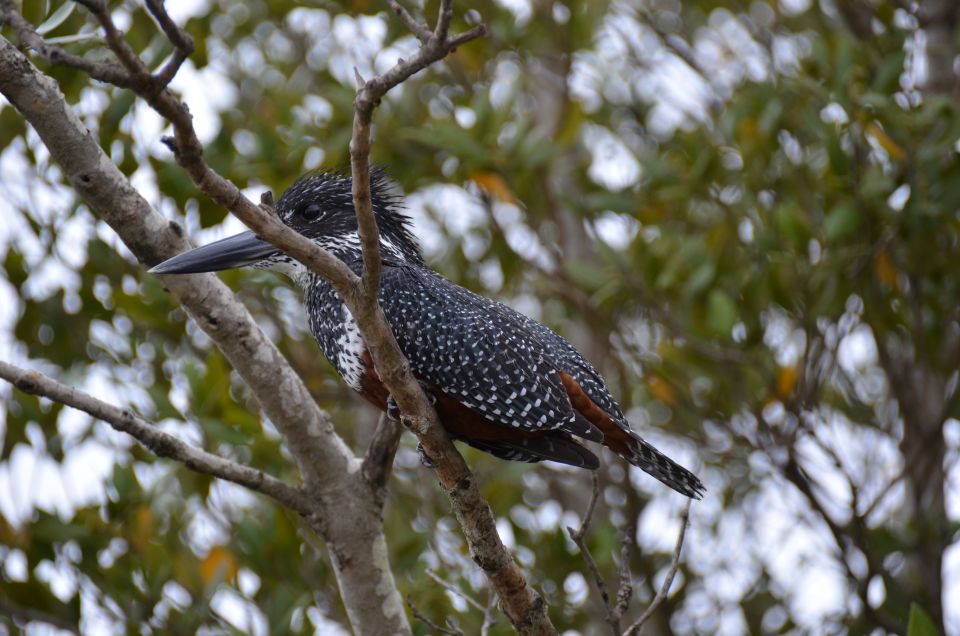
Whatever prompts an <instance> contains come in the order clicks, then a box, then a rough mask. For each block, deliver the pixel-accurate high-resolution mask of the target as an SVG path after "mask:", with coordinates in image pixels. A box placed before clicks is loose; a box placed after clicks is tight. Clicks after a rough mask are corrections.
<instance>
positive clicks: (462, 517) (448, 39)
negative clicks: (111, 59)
mask: <svg viewBox="0 0 960 636" xmlns="http://www.w3.org/2000/svg"><path fill="white" fill-rule="evenodd" d="M79 1H80V3H81V4H83V5H84V6H86V7H87V8H88V10H89V11H90V12H91V13H92V14H93V15H94V16H95V17H96V19H97V20H98V22H99V23H100V24H101V26H102V27H103V28H104V31H105V33H106V39H107V44H108V46H109V47H110V49H111V50H112V51H113V52H114V54H115V55H116V56H117V58H118V59H119V60H120V62H121V64H122V67H121V66H118V65H116V64H109V63H107V64H104V65H103V66H102V67H101V66H98V65H93V66H92V67H91V65H90V64H89V63H86V62H83V63H82V64H80V63H78V60H77V59H74V58H73V57H70V56H68V55H64V54H63V53H64V52H63V51H62V49H58V48H57V47H52V46H50V45H48V44H45V43H43V42H42V39H40V38H39V36H37V35H36V33H35V32H33V29H32V27H30V25H29V24H27V23H26V22H24V21H23V20H22V18H21V19H20V20H19V22H18V21H17V18H16V16H17V15H18V14H17V12H16V11H15V10H14V9H13V7H12V3H11V2H10V0H3V2H2V4H0V10H2V12H3V14H4V16H5V17H4V19H5V20H6V21H8V22H10V23H11V24H14V22H16V24H14V27H15V29H16V30H17V32H18V34H19V36H20V37H21V39H23V40H25V41H28V43H29V42H30V41H33V42H34V44H31V46H32V47H33V48H34V49H35V50H36V51H37V52H38V53H39V54H40V55H41V56H42V57H44V58H45V59H47V61H48V62H50V63H52V64H61V65H65V66H72V67H74V68H78V69H80V70H84V71H85V72H89V73H90V74H91V76H92V77H95V78H97V79H101V80H102V81H110V83H113V84H115V85H117V86H121V87H126V88H130V89H131V90H133V91H134V92H135V93H136V94H137V95H138V96H140V97H141V98H142V99H144V100H145V101H146V102H147V103H148V104H150V106H151V107H152V108H153V109H154V110H155V111H156V112H157V113H158V114H160V115H161V116H162V117H163V118H165V119H166V120H167V121H169V122H170V123H171V124H173V129H174V136H173V137H172V138H168V139H165V142H166V143H167V145H168V146H169V147H170V148H171V150H173V152H174V155H175V157H176V160H177V163H179V164H180V165H181V166H182V167H183V168H184V169H185V170H186V171H187V173H188V174H189V175H190V177H191V179H192V180H193V182H194V184H195V185H196V187H197V188H198V189H199V190H200V191H202V192H204V193H205V194H207V195H208V196H210V197H211V198H212V199H213V200H214V201H216V202H217V203H219V204H220V205H222V206H224V207H226V208H227V209H228V210H230V211H231V212H232V213H234V215H235V216H237V217H238V218H239V219H240V220H241V221H242V222H243V223H244V224H246V225H247V226H248V227H250V229H252V230H254V231H255V232H256V233H257V234H258V235H259V236H260V237H261V238H263V239H264V240H266V241H269V242H270V243H272V244H273V245H275V246H276V247H278V248H280V249H282V250H283V251H284V252H286V253H287V254H290V255H291V256H293V257H294V258H297V259H298V260H299V261H301V262H302V263H304V265H306V266H307V267H309V268H310V269H311V270H312V271H314V272H316V273H318V274H320V275H321V276H323V277H324V278H325V279H326V280H328V281H329V282H330V283H331V285H332V286H333V287H334V289H336V290H337V292H338V293H339V294H340V296H341V298H342V299H343V301H344V303H345V304H346V305H347V307H348V308H349V309H350V311H351V313H353V315H354V317H355V318H356V320H357V323H358V325H359V328H360V331H361V333H362V334H363V337H364V340H365V341H366V343H367V346H368V347H369V349H370V351H371V355H372V358H373V360H374V364H375V366H376V368H377V371H378V372H379V374H380V377H381V379H382V381H383V382H384V384H385V385H386V387H387V388H388V390H389V391H390V392H391V394H392V395H393V396H394V399H395V400H396V402H397V404H398V406H399V407H400V410H401V412H402V413H403V414H404V417H403V421H404V423H405V424H406V425H407V426H408V427H409V428H410V429H411V430H412V431H413V432H414V434H416V435H417V437H418V439H419V440H420V443H421V444H422V445H423V447H424V449H425V451H426V452H427V454H428V455H429V456H430V457H431V458H432V460H433V461H434V462H435V464H436V466H437V469H436V474H437V477H438V479H439V481H440V483H441V485H442V487H443V489H444V490H445V491H446V492H447V494H448V496H449V497H450V500H451V503H452V506H453V509H454V512H455V514H456V517H457V519H458V521H459V522H460V525H461V527H462V528H463V531H464V535H465V536H466V539H467V543H468V545H469V546H470V551H471V556H472V557H473V560H474V562H476V563H477V564H478V565H479V566H480V567H481V569H482V570H483V571H484V573H485V574H486V575H487V577H488V579H489V580H490V583H491V586H492V587H493V589H494V590H496V592H497V594H498V595H499V597H500V599H501V607H502V608H503V609H504V611H505V613H506V614H507V616H508V617H509V619H510V621H511V623H512V624H513V626H514V627H515V628H516V629H517V631H518V632H520V633H523V634H552V633H556V629H555V628H554V627H553V625H552V624H551V623H550V619H549V617H548V615H547V611H546V604H545V603H544V601H543V599H542V598H541V597H540V595H539V594H537V593H536V592H535V591H534V590H533V589H532V588H530V587H529V586H528V585H527V582H526V578H525V576H524V574H523V572H522V570H521V569H520V567H519V566H518V565H517V564H516V562H515V561H514V560H513V557H512V556H511V555H510V553H509V552H508V551H507V550H506V547H505V546H504V545H503V543H502V541H501V540H500V537H499V535H498V534H497V530H496V524H495V522H494V519H493V515H492V513H491V512H490V507H489V505H488V504H487V503H486V501H485V500H484V499H483V497H482V496H481V495H480V492H479V489H478V488H477V485H476V483H475V481H474V478H473V475H472V474H471V473H470V471H469V469H468V468H467V466H466V463H465V462H464V461H463V458H462V457H461V456H460V454H459V452H457V450H456V449H455V448H454V446H453V444H452V443H451V442H450V440H449V438H448V437H447V435H446V433H445V432H444V430H443V428H442V426H441V425H440V424H439V422H438V420H437V417H436V413H435V412H434V411H433V408H432V406H430V404H429V402H428V401H427V399H426V396H425V395H424V393H423V390H422V389H421V387H420V385H419V384H418V383H417V382H416V380H415V379H414V377H413V374H412V372H411V370H410V366H409V363H408V362H407V360H406V359H405V357H404V356H403V354H402V352H401V351H400V348H399V346H398V344H397V342H396V340H395V338H394V337H393V333H392V331H391V330H390V328H389V325H388V324H387V322H386V318H385V317H384V315H383V312H382V311H381V310H380V308H379V305H378V303H377V297H376V293H375V292H376V289H377V285H378V280H379V270H380V257H379V248H378V246H379V237H378V235H379V233H378V230H377V227H376V222H375V220H374V218H373V213H372V210H371V205H370V185H369V165H368V161H367V158H368V156H369V150H370V143H371V142H370V130H369V127H370V121H371V119H372V115H373V110H374V109H375V107H376V105H377V103H378V102H379V100H380V98H381V97H382V96H383V95H384V94H385V93H386V92H387V91H389V90H390V89H391V88H392V87H394V86H396V85H398V84H400V83H402V82H403V81H405V80H406V79H407V78H409V77H410V76H411V75H413V74H414V73H416V72H418V71H419V70H422V69H424V68H426V67H427V66H429V65H430V64H432V63H434V62H435V61H438V60H440V59H442V58H444V57H445V56H446V55H448V54H449V53H450V52H451V51H453V50H454V49H455V48H456V47H457V46H460V45H462V44H464V43H466V42H469V41H470V40H473V39H475V38H477V37H480V36H481V35H483V34H484V33H485V29H484V27H483V26H482V25H480V26H477V27H474V28H472V29H470V30H469V31H467V32H465V33H462V34H459V35H455V36H449V33H448V30H449V25H450V21H451V18H452V1H451V0H443V1H442V2H441V7H440V14H439V17H438V20H437V26H436V29H435V30H434V31H433V32H431V35H430V36H429V37H426V33H427V31H428V29H427V27H426V26H423V27H422V28H420V29H417V30H415V34H416V35H417V36H418V37H421V36H423V37H426V40H425V41H424V40H423V38H422V37H421V42H422V44H421V48H420V49H419V50H418V51H417V53H416V54H415V55H414V56H412V57H410V58H409V59H407V60H400V61H399V62H398V63H397V65H396V66H394V67H393V68H392V69H390V70H388V71H387V72H386V73H384V74H383V75H380V76H377V77H375V78H373V79H371V80H370V81H366V82H363V81H361V86H360V87H359V90H358V94H357V98H356V102H355V108H356V117H355V120H354V136H353V138H352V140H351V144H350V146H351V148H350V149H351V168H352V170H353V187H354V202H355V206H356V209H357V219H358V225H359V229H360V236H361V243H362V246H363V261H364V270H363V276H362V278H359V277H357V276H356V275H355V274H354V273H353V272H352V271H351V270H350V269H349V267H347V266H346V265H345V264H344V263H343V262H342V261H340V260H339V259H337V258H335V257H334V256H332V255H331V254H330V253H328V252H327V251H325V250H323V249H321V248H320V247H318V246H317V245H316V244H314V243H313V242H312V241H310V240H308V239H306V238H305V237H303V236H302V235H300V234H299V233H297V232H295V231H294V230H292V229H291V228H289V227H287V226H286V225H284V224H283V223H282V222H281V221H280V220H279V219H278V218H277V217H276V216H273V215H270V214H267V213H265V212H264V211H263V210H261V209H260V208H259V207H258V206H256V205H255V204H254V203H253V202H251V201H250V200H248V199H247V198H246V197H244V196H243V194H242V193H241V192H240V190H239V189H238V188H237V187H236V185H234V184H233V183H232V182H230V181H229V180H228V179H226V178H224V177H223V176H221V175H219V174H218V173H216V172H214V171H213V170H212V169H211V168H210V167H209V166H208V165H207V163H206V161H205V160H204V159H203V148H202V146H201V144H200V142H199V139H198V138H197V136H196V133H195V131H194V129H193V124H192V121H191V116H190V113H189V110H188V109H187V107H186V105H185V104H184V103H182V102H181V101H179V100H178V99H177V98H176V97H175V96H174V95H173V94H172V93H170V92H169V91H168V90H166V89H165V88H164V87H165V86H166V84H167V83H168V82H169V80H170V79H171V78H172V76H169V77H168V75H169V72H166V71H161V72H160V73H158V74H156V75H154V74H151V72H150V70H149V69H148V68H147V67H146V66H145V65H144V64H143V63H142V62H141V61H140V60H139V58H138V57H137V56H136V55H135V54H132V51H131V50H130V49H129V46H128V45H127V44H126V42H125V41H124V40H123V38H122V36H121V35H120V33H119V30H118V29H117V28H116V26H115V25H114V24H113V21H112V17H111V15H110V11H109V9H108V7H107V6H106V4H105V3H104V2H103V1H102V0H79ZM148 8H149V10H150V11H151V13H152V14H153V15H154V17H155V18H156V19H157V21H158V23H159V24H160V26H161V28H162V29H163V31H164V32H165V33H166V35H167V37H168V38H170V40H171V42H172V43H173V44H174V46H175V47H176V48H177V49H178V51H179V53H178V54H177V55H175V58H174V59H175V60H176V59H179V57H181V56H186V55H189V49H190V48H191V47H192V42H191V41H190V39H189V36H187V35H186V33H185V32H183V31H182V30H181V29H180V28H179V27H178V26H176V25H175V24H174V23H173V22H172V21H171V20H169V18H168V17H166V14H165V12H164V11H163V6H162V3H161V2H159V1H157V2H151V3H150V5H149V6H148ZM394 8H395V10H396V6H395V7H394ZM401 17H402V18H403V16H402V15H401ZM407 18H409V20H408V19H407ZM403 19H404V21H405V22H408V23H409V22H410V21H412V20H413V18H412V17H410V16H409V15H407V17H405V18H403ZM11 20H12V21H11ZM167 68H168V69H169V68H170V67H169V65H168V67H167ZM118 73H119V74H120V76H121V77H116V76H117V74H118ZM108 78H110V79H108ZM113 79H116V80H117V81H111V80H113ZM135 253H136V252H135ZM160 260H162V259H161V258H153V257H152V256H148V258H147V259H146V262H147V263H148V264H151V265H152V264H155V263H157V262H159V261H160ZM177 278H182V277H181V276H165V277H164V279H165V280H166V281H167V282H168V285H170V286H172V285H173V284H174V283H172V280H173V279H177ZM369 485H370V484H368V486H369ZM335 561H336V559H335ZM348 607H349V606H348ZM351 619H353V616H352V615H351Z"/></svg>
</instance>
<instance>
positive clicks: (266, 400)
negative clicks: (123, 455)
mask: <svg viewBox="0 0 960 636" xmlns="http://www.w3.org/2000/svg"><path fill="white" fill-rule="evenodd" d="M17 15H18V14H17V13H16V11H15V10H14V9H13V8H12V3H11V2H10V0H0V16H2V19H3V21H4V22H6V23H7V24H12V23H13V22H14V20H12V19H11V18H12V17H13V18H15V17H16V16H17ZM30 30H32V27H31V29H30ZM21 35H22V33H21ZM28 35H29V34H28ZM44 50H46V51H47V53H48V54H50V55H52V57H51V58H46V56H44V53H43V51H40V50H38V53H40V55H41V56H42V57H45V59H49V61H50V62H51V63H59V62H60V61H61V60H60V58H59V57H58V56H57V55H56V54H55V53H51V51H52V50H53V49H51V48H50V47H47V48H45V49H44ZM0 68H3V69H4V71H3V73H0V92H2V93H3V95H4V96H5V97H6V98H7V99H9V100H10V102H11V103H12V104H13V105H14V106H15V107H16V108H17V110H18V111H20V113H21V114H22V115H23V116H24V118H25V119H26V120H27V121H29V122H30V124H31V125H32V126H33V127H34V128H35V129H36V131H37V133H38V135H39V137H40V139H41V140H42V141H43V143H44V144H45V145H46V146H47V148H48V149H49V150H50V153H51V156H52V157H53V159H54V160H55V161H56V162H57V163H58V164H60V166H61V167H62V169H63V172H64V175H65V176H66V178H67V179H68V180H69V182H70V184H71V185H72V186H73V187H74V189H75V190H76V191H77V192H78V194H79V195H80V196H81V197H83V199H84V200H85V201H86V202H87V204H88V205H89V206H90V209H91V211H92V212H93V213H94V214H95V215H96V216H97V217H98V218H100V219H102V220H103V221H105V222H106V223H107V224H108V225H110V227H111V228H113V230H114V231H115V232H117V234H118V235H119V236H120V238H121V239H122V240H123V242H124V243H125V244H126V246H127V247H128V248H129V249H130V251H131V252H132V253H133V254H134V255H135V256H136V257H137V258H138V259H139V260H140V261H141V262H144V263H148V264H155V263H159V262H161V261H163V260H166V259H168V258H170V257H172V256H174V255H175V254H177V253H180V252H182V251H184V250H185V249H187V248H188V247H189V246H188V244H187V242H186V241H185V240H184V238H183V230H182V228H181V227H180V226H179V225H178V224H176V223H173V222H168V221H167V220H166V219H164V218H163V217H162V216H161V215H160V214H159V213H158V212H157V211H156V210H154V209H153V208H151V207H150V205H149V204H148V203H147V202H146V201H145V200H144V199H143V197H142V196H140V194H139V193H138V192H137V191H136V190H134V189H133V187H132V186H131V185H130V183H129V181H128V180H127V179H126V178H125V177H124V175H123V174H122V173H121V172H120V171H119V170H118V169H117V167H116V166H115V165H114V164H113V162H111V161H110V159H109V158H108V157H107V156H106V155H105V154H104V153H103V151H102V149H101V148H100V147H99V146H98V145H97V142H96V138H95V137H93V136H91V135H90V134H89V132H88V131H87V129H86V127H85V126H84V125H83V124H82V122H80V120H79V119H78V118H77V115H76V114H75V113H74V112H73V111H72V110H71V109H70V108H69V107H68V106H67V104H66V102H65V100H64V97H63V94H62V93H61V92H60V91H59V88H58V86H57V84H56V82H55V81H54V80H53V79H51V78H50V77H48V76H45V75H43V74H42V73H40V72H39V71H38V70H37V69H36V68H35V67H34V66H33V65H32V64H31V63H30V62H29V60H27V58H26V57H25V56H24V55H23V54H22V53H21V52H20V51H18V50H17V49H16V47H14V46H13V45H11V44H10V43H9V42H8V41H7V40H6V39H5V38H3V37H0ZM77 68H80V67H77ZM121 70H122V69H121ZM124 77H125V78H126V79H127V80H129V78H128V77H127V76H126V75H124ZM121 85H125V84H121ZM148 94H149V99H150V100H152V101H151V103H160V104H161V105H163V107H164V108H168V109H169V108H171V105H173V106H176V108H175V110H176V111H177V113H179V114H182V115H183V117H184V118H185V120H186V122H187V123H188V124H189V112H188V111H187V110H186V108H185V107H183V108H182V110H181V107H180V105H179V102H175V101H173V98H172V96H171V95H170V94H169V93H168V92H167V91H163V92H161V93H160V94H159V95H156V94H153V93H148ZM191 133H192V128H191V129H189V130H188V131H187V132H184V131H182V130H181V131H179V132H178V135H179V136H180V138H181V139H189V138H190V135H191ZM193 139H194V140H195V139H196V137H195V135H193ZM181 147H184V146H183V145H182V144H181ZM196 148H199V143H197V146H196ZM186 157H187V159H186V160H193V161H194V164H193V165H199V166H200V176H201V177H204V178H205V177H206V175H207V174H208V173H210V174H213V173H212V172H210V171H209V169H208V168H206V165H205V164H203V162H202V159H201V158H200V155H199V154H191V153H187V155H186ZM191 176H194V175H191ZM214 176H215V177H216V178H213V179H212V180H210V181H203V182H202V183H203V184H204V187H205V188H208V187H209V188H211V189H212V190H213V191H215V192H216V193H217V194H218V196H220V197H221V198H227V199H230V196H231V192H232V193H233V194H235V195H236V198H235V199H233V200H230V201H229V202H230V203H234V202H236V201H240V200H243V201H245V199H243V197H242V196H241V195H240V194H239V191H238V190H236V188H235V186H233V184H231V183H230V182H229V181H226V180H224V179H222V178H221V177H219V175H214ZM211 184H212V185H211ZM224 184H226V186H224ZM223 187H226V189H220V190H217V188H223ZM231 188H232V190H231ZM204 191H206V190H204ZM251 209H252V210H253V212H252V213H251V214H252V215H253V216H252V218H253V219H254V220H255V221H257V220H262V221H263V222H264V223H267V224H269V223H270V221H271V220H274V219H275V217H272V216H271V215H269V214H268V213H266V212H261V211H260V210H259V208H258V207H257V206H254V205H253V204H250V206H249V208H248V209H247V211H248V212H249V211H250V210H251ZM249 216H250V215H249V214H248V217H249ZM277 223H278V224H279V225H280V228H279V230H280V231H283V230H284V229H286V230H289V228H286V226H284V225H283V224H282V223H280V222H279V220H277ZM272 229H273V230H276V229H277V228H276V227H275V225H274V226H273V227H272ZM261 236H266V232H264V233H263V234H261ZM293 238H294V240H295V239H297V238H299V239H303V237H301V236H300V235H299V234H296V233H293ZM303 240H304V241H306V239H303ZM306 243H307V248H308V249H312V250H317V249H318V248H316V246H315V245H313V243H311V242H310V241H306ZM300 247H303V246H302V244H301V245H300ZM321 256H322V255H321ZM305 258H308V257H305ZM331 258H332V257H331ZM334 260H336V259H334ZM337 264H340V265H342V263H340V262H339V261H337V263H335V264H333V266H334V267H336V265H337ZM350 275H351V276H352V275H353V274H352V272H350ZM164 282H165V283H166V285H167V287H168V288H169V290H170V292H171V293H172V294H173V295H174V296H175V297H176V298H177V299H178V300H179V301H180V302H181V303H183V306H184V307H185V308H186V309H187V311H188V312H189V314H190V315H191V317H192V318H193V319H194V320H195V321H196V322H197V324H198V326H199V327H200V328H201V329H202V330H203V331H204V332H205V333H206V334H207V335H208V336H209V337H210V339H211V340H212V341H213V342H214V343H216V345H217V346H218V347H219V348H220V350H221V351H222V352H223V353H224V355H225V356H226V358H227V359H228V360H229V362H230V364H231V365H232V366H233V368H234V369H236V371H237V372H238V373H239V375H240V376H241V377H242V378H243V379H244V381H245V382H246V383H247V384H248V386H250V389H251V391H252V392H253V394H254V395H255V396H256V398H257V400H258V402H259V403H260V406H261V407H262V408H263V411H264V413H265V414H266V415H267V417H269V418H270V420H271V422H273V423H274V424H275V425H276V427H277V429H278V430H279V431H280V433H281V434H282V435H283V437H284V440H285V442H286V445H287V447H288V448H289V449H290V452H291V454H292V455H293V457H294V458H295V460H296V462H297V465H298V467H299V469H300V472H301V474H302V475H303V478H304V482H305V485H306V492H307V494H308V496H309V497H310V499H311V501H312V502H313V506H312V510H313V512H312V513H311V514H309V515H307V516H305V517H304V519H305V520H306V521H307V523H308V524H309V525H310V527H311V529H312V530H313V531H314V532H317V533H318V534H319V535H320V536H322V537H323V539H324V540H325V541H326V543H327V548H328V550H329V552H330V556H331V563H332V565H333V569H334V573H335V574H336V576H337V583H338V585H339V588H340V594H341V597H342V599H343V602H344V605H345V607H346V609H347V614H348V616H349V618H350V622H351V625H352V626H353V628H354V630H355V631H357V632H358V633H401V634H409V633H410V626H409V624H408V622H407V619H406V614H405V612H404V611H403V599H402V597H401V596H400V594H399V592H398V591H397V589H396V585H395V583H394V579H393V573H392V572H391V570H390V567H389V563H387V561H386V559H385V558H384V557H385V555H386V542H385V539H384V536H383V531H382V525H381V523H380V515H381V512H382V510H381V508H380V507H379V506H377V505H376V504H375V502H374V497H373V495H372V494H370V488H369V485H368V484H367V482H366V481H365V480H364V479H363V478H362V475H361V474H360V471H359V470H357V469H358V468H359V460H358V459H357V458H356V457H354V456H353V453H351V452H350V449H349V448H348V447H347V446H346V444H344V442H343V440H342V439H341V438H340V437H339V436H338V435H337V434H336V432H335V430H334V428H333V424H332V423H331V422H330V419H329V417H328V416H327V414H326V413H324V412H323V411H322V410H320V408H319V407H318V406H317V405H316V403H315V402H314V401H313V398H312V397H311V396H310V393H309V392H308V391H307V389H306V387H305V386H304V384H303V382H302V381H301V380H300V378H299V377H298V376H297V375H296V373H295V372H294V371H293V370H292V369H291V368H290V366H289V364H288V363H287V361H286V360H285V359H284V358H283V356H282V355H281V354H280V352H279V351H278V350H277V349H276V347H275V346H274V344H273V343H272V342H271V341H270V340H269V339H268V338H267V337H266V336H265V335H264V334H263V332H262V331H261V330H260V328H259V326H258V325H257V324H256V322H255V321H254V320H253V318H252V317H251V316H250V314H249V313H248V312H247V310H246V309H245V308H244V307H243V305H242V304H240V303H239V302H237V300H236V298H234V296H233V294H232V293H231V292H230V290H229V289H228V288H227V287H226V286H225V285H223V284H222V283H221V282H220V280H219V279H218V278H217V277H216V276H214V275H194V276H167V277H165V280H164Z"/></svg>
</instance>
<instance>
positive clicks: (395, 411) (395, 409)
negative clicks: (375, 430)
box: [387, 393, 400, 422]
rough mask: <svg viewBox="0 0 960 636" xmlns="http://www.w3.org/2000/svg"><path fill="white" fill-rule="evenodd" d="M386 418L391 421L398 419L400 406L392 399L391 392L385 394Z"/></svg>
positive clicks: (397, 420)
mask: <svg viewBox="0 0 960 636" xmlns="http://www.w3.org/2000/svg"><path fill="white" fill-rule="evenodd" d="M387 419H388V420H390V421H391V422H399V421H400V407H399V406H397V401H396V400H394V399H393V394H392V393H391V394H390V395H388V396H387Z"/></svg>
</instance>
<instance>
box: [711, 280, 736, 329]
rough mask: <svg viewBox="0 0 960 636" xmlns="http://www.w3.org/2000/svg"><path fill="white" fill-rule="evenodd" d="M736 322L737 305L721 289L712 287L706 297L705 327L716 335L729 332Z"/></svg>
mask: <svg viewBox="0 0 960 636" xmlns="http://www.w3.org/2000/svg"><path fill="white" fill-rule="evenodd" d="M736 322H737V306H736V305H735V304H734V302H733V299H732V298H730V296H729V295H728V294H727V293H726V292H725V291H723V290H721V289H714V290H712V291H711V292H710V296H709V297H708V298H707V327H709V328H710V331H712V332H714V333H715V334H717V335H722V336H726V335H729V334H730V330H731V329H733V325H734V324H735V323H736Z"/></svg>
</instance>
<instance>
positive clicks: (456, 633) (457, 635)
mask: <svg viewBox="0 0 960 636" xmlns="http://www.w3.org/2000/svg"><path fill="white" fill-rule="evenodd" d="M407 607H409V608H410V613H411V614H413V617H414V618H415V619H417V620H418V621H420V622H421V623H423V624H424V625H426V626H427V627H429V628H430V629H432V630H433V631H434V632H436V633H438V634H447V635H449V636H464V634H463V632H462V631H460V630H459V629H457V628H455V627H454V628H452V629H448V628H446V627H441V626H440V625H437V624H436V623H434V622H433V621H432V620H430V619H429V618H427V616H426V615H425V614H424V613H423V612H421V611H420V610H418V609H417V606H416V605H414V604H413V599H412V598H411V597H410V595H409V594H407ZM448 624H449V623H448Z"/></svg>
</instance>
